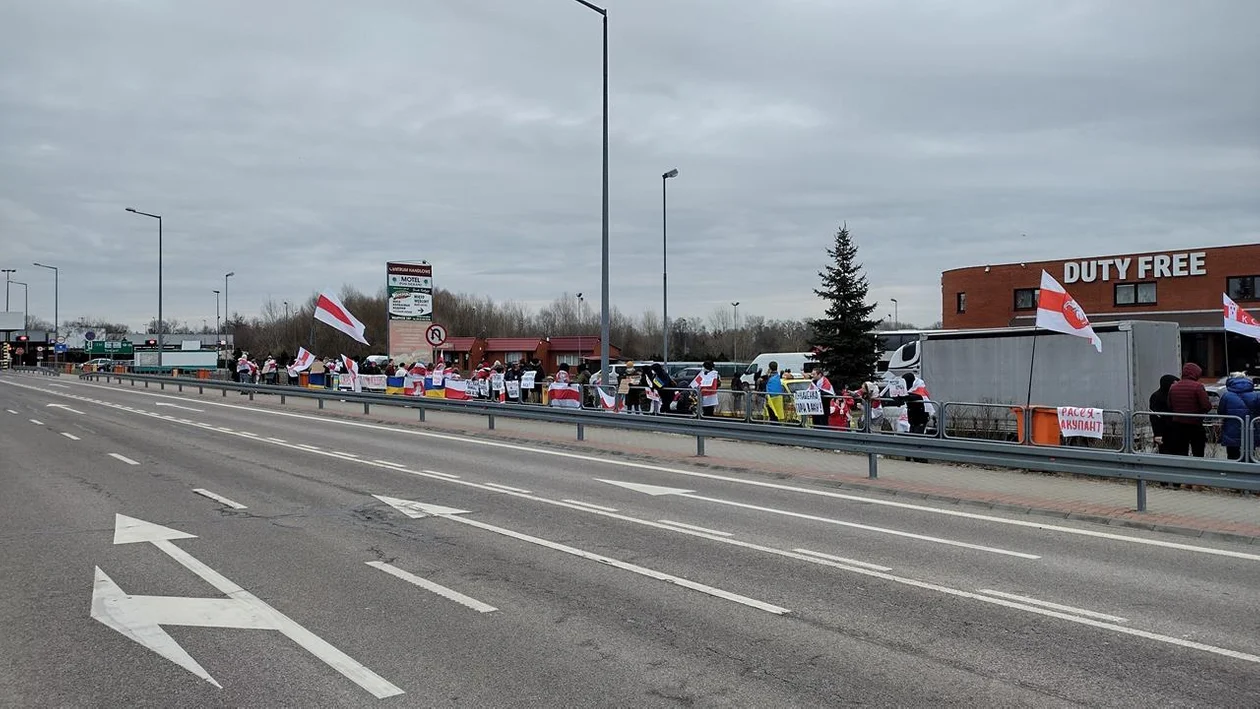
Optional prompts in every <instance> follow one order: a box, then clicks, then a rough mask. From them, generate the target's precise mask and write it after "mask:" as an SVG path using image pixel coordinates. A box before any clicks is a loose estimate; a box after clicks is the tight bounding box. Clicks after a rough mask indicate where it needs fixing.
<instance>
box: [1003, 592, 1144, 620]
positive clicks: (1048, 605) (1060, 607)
mask: <svg viewBox="0 0 1260 709" xmlns="http://www.w3.org/2000/svg"><path fill="white" fill-rule="evenodd" d="M980 593H984V594H987V595H990V596H997V597H999V598H1006V599H1009V600H1012V601H1019V602H1020V603H1028V604H1031V605H1034V606H1041V607H1043V608H1051V609H1054V610H1056V611H1063V612H1064V613H1073V614H1075V615H1083V616H1088V617H1090V618H1097V619H1099V620H1105V621H1108V622H1111V623H1127V622H1129V619H1128V618H1121V617H1120V616H1118V615H1107V614H1106V613H1098V612H1096V611H1087V610H1085V609H1084V608H1076V607H1074V606H1064V605H1060V604H1058V603H1051V602H1050V601H1042V600H1039V599H1036V598H1029V597H1028V596H1020V595H1016V594H1014V593H1003V592H1002V591H994V590H993V589H991V588H982V589H980Z"/></svg>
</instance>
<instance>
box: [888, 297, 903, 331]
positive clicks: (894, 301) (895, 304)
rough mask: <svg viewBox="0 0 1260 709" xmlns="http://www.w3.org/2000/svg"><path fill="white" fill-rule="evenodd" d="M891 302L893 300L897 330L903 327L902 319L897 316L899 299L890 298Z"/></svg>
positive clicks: (894, 324) (894, 326)
mask: <svg viewBox="0 0 1260 709" xmlns="http://www.w3.org/2000/svg"><path fill="white" fill-rule="evenodd" d="M889 300H891V301H892V304H893V329H894V330H896V329H899V328H900V327H901V317H900V316H899V315H898V314H897V299H896V298H889Z"/></svg>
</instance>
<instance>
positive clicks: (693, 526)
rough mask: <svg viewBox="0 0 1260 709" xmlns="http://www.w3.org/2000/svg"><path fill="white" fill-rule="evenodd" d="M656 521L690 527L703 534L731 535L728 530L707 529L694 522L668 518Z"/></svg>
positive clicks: (684, 527) (673, 525)
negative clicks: (687, 522)
mask: <svg viewBox="0 0 1260 709" xmlns="http://www.w3.org/2000/svg"><path fill="white" fill-rule="evenodd" d="M656 521H657V522H660V523H661V524H668V525H669V526H671V527H682V528H683V529H692V530H695V531H697V532H704V533H705V534H716V535H718V536H719V537H729V536H731V533H730V532H719V531H718V530H716V529H707V528H705V527H697V526H696V525H694V524H683V523H682V522H671V521H670V520H667V519H658V520H656Z"/></svg>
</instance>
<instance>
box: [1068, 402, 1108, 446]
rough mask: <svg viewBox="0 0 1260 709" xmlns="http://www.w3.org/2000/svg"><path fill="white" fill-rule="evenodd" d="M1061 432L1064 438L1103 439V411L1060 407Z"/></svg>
mask: <svg viewBox="0 0 1260 709" xmlns="http://www.w3.org/2000/svg"><path fill="white" fill-rule="evenodd" d="M1059 432H1060V433H1061V434H1062V435H1063V437H1064V438H1071V437H1077V438H1097V439H1100V440H1101V439H1102V437H1103V410H1102V409H1089V408H1081V407H1078V406H1060V407H1059Z"/></svg>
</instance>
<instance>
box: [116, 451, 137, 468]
mask: <svg viewBox="0 0 1260 709" xmlns="http://www.w3.org/2000/svg"><path fill="white" fill-rule="evenodd" d="M109 457H111V458H115V459H117V460H121V461H122V462H124V463H126V464H127V465H140V464H139V463H137V462H136V461H134V460H132V459H131V458H128V457H127V456H125V455H119V454H117V453H110V454H109Z"/></svg>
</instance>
